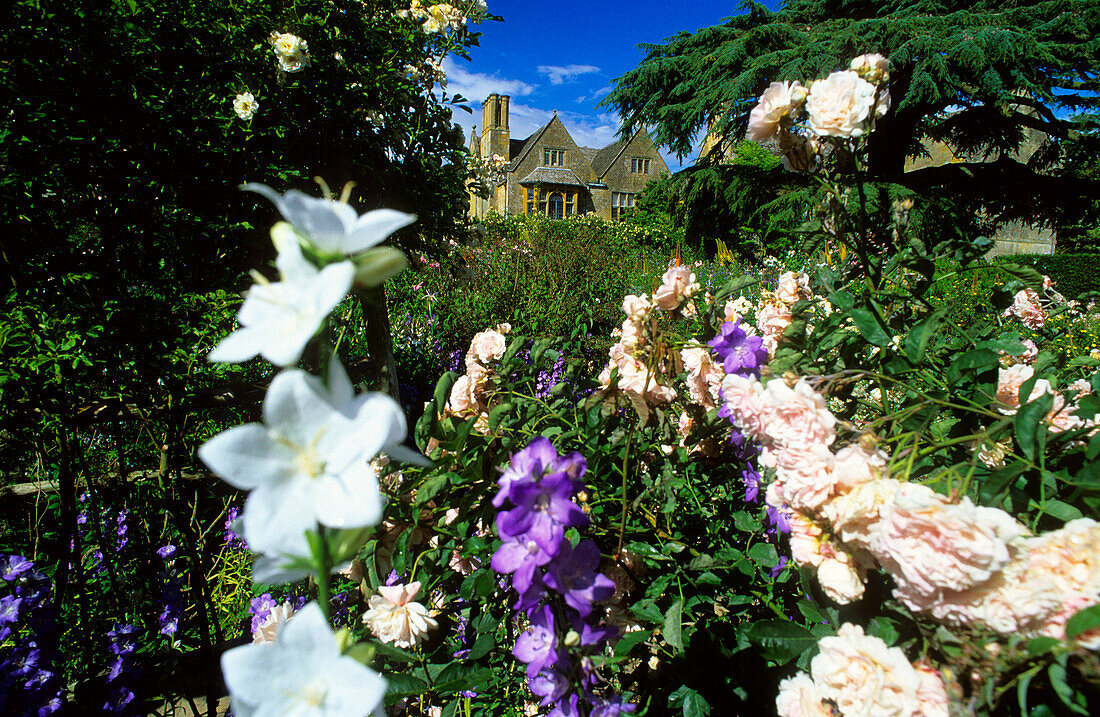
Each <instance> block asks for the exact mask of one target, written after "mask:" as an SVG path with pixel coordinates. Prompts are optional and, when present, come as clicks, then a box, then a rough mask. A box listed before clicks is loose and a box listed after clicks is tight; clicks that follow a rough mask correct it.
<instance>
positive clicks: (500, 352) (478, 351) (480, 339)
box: [466, 329, 508, 366]
mask: <svg viewBox="0 0 1100 717" xmlns="http://www.w3.org/2000/svg"><path fill="white" fill-rule="evenodd" d="M506 348H508V341H507V340H506V339H505V338H504V334H501V333H498V332H496V331H493V330H492V329H489V330H488V331H482V332H481V333H479V334H477V335H475V336H474V338H473V340H472V341H471V342H470V350H469V351H467V352H466V365H467V366H470V364H472V363H474V362H480V363H481V364H482V365H485V364H488V363H489V362H490V361H499V360H500V358H501V357H502V356H504V350H505V349H506Z"/></svg>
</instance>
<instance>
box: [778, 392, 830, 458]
mask: <svg viewBox="0 0 1100 717" xmlns="http://www.w3.org/2000/svg"><path fill="white" fill-rule="evenodd" d="M761 398H762V399H763V403H764V422H765V434H766V436H767V439H768V441H767V442H770V443H773V444H775V445H776V446H777V447H778V448H781V449H782V448H787V447H794V446H810V445H815V444H822V445H829V444H831V443H832V442H833V439H834V438H835V437H836V430H835V425H836V417H835V416H833V414H832V413H831V412H830V411H829V409H828V408H826V406H825V397H824V396H822V395H821V394H820V393H818V392H817V391H815V390H814V389H813V388H811V387H810V384H808V383H806V379H805V378H800V379H798V382H797V383H796V384H795V385H794V387H793V388H792V387H790V386H788V385H787V383H786V381H784V380H781V379H773V380H771V381H768V383H767V385H766V386H765V387H764V391H763V393H762V394H761Z"/></svg>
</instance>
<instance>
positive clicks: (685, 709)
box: [668, 685, 710, 717]
mask: <svg viewBox="0 0 1100 717" xmlns="http://www.w3.org/2000/svg"><path fill="white" fill-rule="evenodd" d="M668 706H669V707H672V708H673V709H675V708H677V707H679V708H680V710H681V712H682V713H683V715H684V717H707V716H708V715H709V714H710V703H709V702H707V701H706V700H705V699H704V698H703V696H702V695H701V694H699V693H698V692H696V691H695V690H693V689H691V688H690V687H688V686H687V685H680V687H678V688H677V689H676V691H675V692H673V693H672V694H671V695H669V696H668Z"/></svg>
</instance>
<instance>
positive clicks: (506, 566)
mask: <svg viewBox="0 0 1100 717" xmlns="http://www.w3.org/2000/svg"><path fill="white" fill-rule="evenodd" d="M497 523H498V526H497V530H498V531H499V530H500V527H499V523H500V516H498V517H497ZM553 557H554V556H552V555H551V554H550V553H548V552H546V551H545V550H544V549H543V548H542V546H541V545H540V544H539V543H538V541H536V540H535V539H534V538H532V537H531V536H529V535H516V536H513V537H510V538H506V539H505V540H504V545H502V546H500V548H498V549H497V551H496V552H495V553H493V559H492V561H491V563H490V564H491V565H492V566H493V570H495V571H497V572H498V573H504V574H507V573H513V575H512V587H514V588H515V589H516V592H518V593H519V594H520V595H523V594H525V593H526V592H527V591H528V590H530V589H531V583H532V582H533V579H534V575H535V570H536V569H538V568H539V567H540V566H542V565H546V564H547V563H548V562H550V560H551V559H552V558H553Z"/></svg>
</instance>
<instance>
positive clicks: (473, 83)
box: [443, 56, 537, 102]
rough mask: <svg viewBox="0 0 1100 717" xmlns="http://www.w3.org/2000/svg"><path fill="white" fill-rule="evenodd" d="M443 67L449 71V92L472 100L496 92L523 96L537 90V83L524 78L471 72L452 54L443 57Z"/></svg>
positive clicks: (483, 97) (482, 98)
mask: <svg viewBox="0 0 1100 717" xmlns="http://www.w3.org/2000/svg"><path fill="white" fill-rule="evenodd" d="M443 69H444V70H445V71H446V72H447V93H448V94H451V95H456V94H457V95H462V96H463V97H465V98H466V99H468V100H470V101H472V102H481V101H482V100H484V99H485V98H486V97H488V96H489V95H491V94H493V93H494V92H496V93H497V94H501V95H510V96H512V97H522V96H524V95H529V94H531V93H532V92H534V91H535V88H536V87H537V85H529V84H527V83H526V82H523V81H522V80H509V79H506V78H503V77H498V76H497V75H496V74H492V75H487V74H485V73H483V72H470V71H469V70H467V69H466V68H465V67H463V66H462V65H459V64H458V63H456V62H455V61H454V60H453V59H451V57H450V56H447V57H444V58H443Z"/></svg>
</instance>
